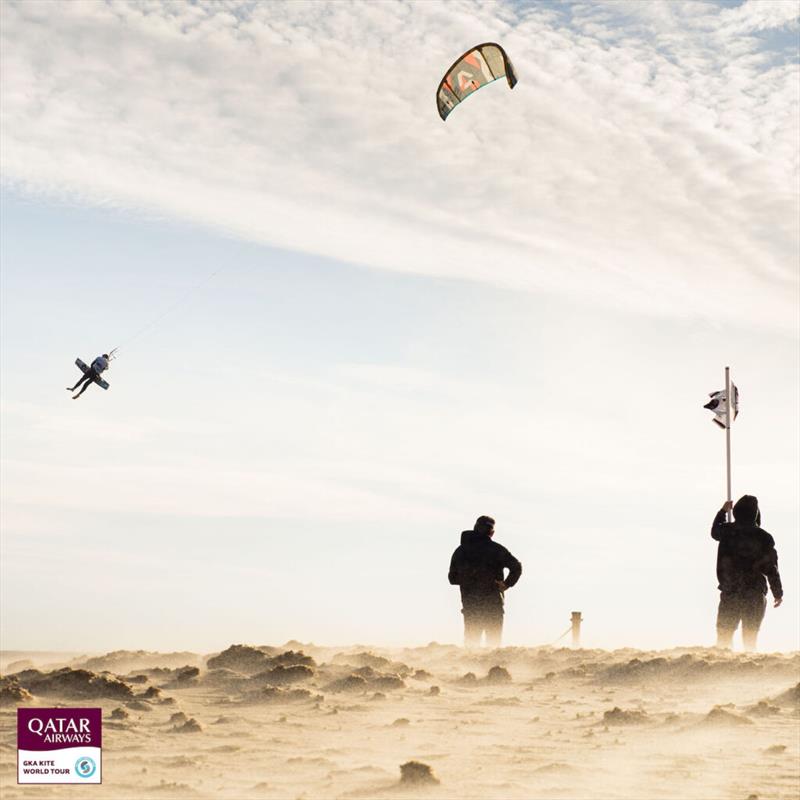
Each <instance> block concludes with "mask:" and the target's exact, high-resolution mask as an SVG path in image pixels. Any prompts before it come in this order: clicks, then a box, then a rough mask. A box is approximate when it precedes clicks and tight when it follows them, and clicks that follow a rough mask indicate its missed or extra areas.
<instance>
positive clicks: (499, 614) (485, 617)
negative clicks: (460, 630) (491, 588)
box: [461, 603, 503, 647]
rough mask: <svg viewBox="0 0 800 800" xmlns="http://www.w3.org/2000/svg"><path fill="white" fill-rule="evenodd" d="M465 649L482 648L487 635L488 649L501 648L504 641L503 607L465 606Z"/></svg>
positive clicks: (462, 611)
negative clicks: (483, 639) (483, 637)
mask: <svg viewBox="0 0 800 800" xmlns="http://www.w3.org/2000/svg"><path fill="white" fill-rule="evenodd" d="M461 613H462V614H463V615H464V647H480V646H481V636H483V635H484V634H485V635H486V645H487V647H500V643H501V641H502V639H503V606H501V605H482V604H476V605H471V604H469V605H468V604H466V603H465V604H464V608H462V609H461Z"/></svg>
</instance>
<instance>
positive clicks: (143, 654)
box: [70, 650, 201, 674]
mask: <svg viewBox="0 0 800 800" xmlns="http://www.w3.org/2000/svg"><path fill="white" fill-rule="evenodd" d="M200 663H201V658H200V656H199V655H198V654H197V653H190V652H188V651H183V652H173V653H154V652H150V651H149V650H113V651H112V652H110V653H106V654H105V655H102V656H92V657H89V658H86V657H81V658H78V659H75V660H74V661H72V662H71V663H70V666H71V667H74V668H80V669H88V670H92V671H93V672H103V671H104V670H106V671H108V672H116V673H121V674H124V673H126V672H133V671H137V672H141V671H143V670H146V669H151V668H153V667H161V668H167V669H169V668H175V667H179V666H181V665H183V664H192V665H198V664H200Z"/></svg>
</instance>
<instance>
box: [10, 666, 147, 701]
mask: <svg viewBox="0 0 800 800" xmlns="http://www.w3.org/2000/svg"><path fill="white" fill-rule="evenodd" d="M13 677H14V678H16V680H17V683H18V684H19V686H21V687H23V688H24V689H27V690H28V691H29V692H30V693H31V694H34V695H58V696H59V697H64V698H68V699H70V700H76V699H82V698H101V697H107V698H109V699H114V700H128V699H130V698H132V697H133V689H132V688H131V687H130V686H129V685H128V684H127V683H125V682H124V681H122V680H120V679H119V678H116V677H114V676H113V675H100V674H98V673H96V672H92V671H91V670H88V669H72V668H71V667H63V668H62V669H57V670H53V671H52V672H40V671H39V670H37V669H28V670H23V671H22V672H18V673H17V674H16V675H14V676H13Z"/></svg>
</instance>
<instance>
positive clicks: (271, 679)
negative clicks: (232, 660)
mask: <svg viewBox="0 0 800 800" xmlns="http://www.w3.org/2000/svg"><path fill="white" fill-rule="evenodd" d="M313 677H314V670H313V669H311V667H308V666H306V665H305V664H292V665H291V666H288V667H284V666H281V665H278V666H277V667H273V668H272V669H269V670H267V671H266V672H260V673H259V674H258V675H254V676H253V677H252V678H251V680H253V681H259V680H260V681H263V682H265V683H269V684H272V685H273V686H286V685H287V684H290V683H301V682H303V681H309V680H311V679H312V678H313Z"/></svg>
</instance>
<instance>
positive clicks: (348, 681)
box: [322, 674, 367, 694]
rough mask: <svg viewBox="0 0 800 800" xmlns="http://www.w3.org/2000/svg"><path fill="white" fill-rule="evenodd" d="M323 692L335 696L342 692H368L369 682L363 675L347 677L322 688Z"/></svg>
mask: <svg viewBox="0 0 800 800" xmlns="http://www.w3.org/2000/svg"><path fill="white" fill-rule="evenodd" d="M322 690H323V691H325V692H333V693H334V694H338V693H340V692H365V691H366V690H367V680H366V678H364V677H362V676H361V675H356V674H351V675H345V676H344V677H343V678H337V679H336V680H334V681H331V682H330V683H328V684H326V685H325V686H323V687H322Z"/></svg>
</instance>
